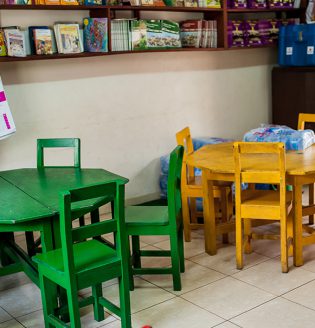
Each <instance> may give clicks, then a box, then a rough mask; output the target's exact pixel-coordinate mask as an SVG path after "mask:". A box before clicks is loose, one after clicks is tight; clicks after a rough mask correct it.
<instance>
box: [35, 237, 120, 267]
mask: <svg viewBox="0 0 315 328" xmlns="http://www.w3.org/2000/svg"><path fill="white" fill-rule="evenodd" d="M73 256H74V271H75V273H82V272H84V271H89V270H92V269H94V268H97V267H99V266H101V265H106V264H110V263H115V262H119V261H120V258H119V257H118V256H117V253H116V251H115V250H114V249H112V248H110V247H109V246H106V245H104V244H103V243H101V242H100V241H98V240H89V241H86V242H83V243H76V244H74V245H73ZM33 260H34V261H35V262H36V263H38V264H39V265H43V266H45V267H46V269H48V270H52V271H59V272H64V265H63V263H64V261H63V256H62V249H61V248H59V249H56V250H53V251H50V252H47V253H43V254H38V255H36V256H35V257H33Z"/></svg>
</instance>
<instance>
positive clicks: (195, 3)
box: [184, 0, 198, 7]
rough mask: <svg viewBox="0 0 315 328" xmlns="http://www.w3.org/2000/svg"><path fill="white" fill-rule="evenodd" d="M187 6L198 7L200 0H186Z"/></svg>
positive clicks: (185, 4)
mask: <svg viewBox="0 0 315 328" xmlns="http://www.w3.org/2000/svg"><path fill="white" fill-rule="evenodd" d="M184 6H185V7H198V0H184Z"/></svg>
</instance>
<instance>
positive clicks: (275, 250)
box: [0, 225, 315, 328]
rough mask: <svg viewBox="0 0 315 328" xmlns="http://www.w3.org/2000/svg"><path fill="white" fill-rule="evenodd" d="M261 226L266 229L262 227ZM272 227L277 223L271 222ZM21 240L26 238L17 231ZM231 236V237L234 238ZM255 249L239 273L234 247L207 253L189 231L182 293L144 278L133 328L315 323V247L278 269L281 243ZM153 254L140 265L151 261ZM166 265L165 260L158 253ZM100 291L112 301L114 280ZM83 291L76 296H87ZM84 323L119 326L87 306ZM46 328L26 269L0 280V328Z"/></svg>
mask: <svg viewBox="0 0 315 328" xmlns="http://www.w3.org/2000/svg"><path fill="white" fill-rule="evenodd" d="M259 229H266V227H264V228H259ZM268 229H273V230H274V229H277V226H276V225H275V226H274V227H271V228H268ZM18 239H19V241H20V242H21V244H23V237H22V236H19V237H18ZM232 239H233V236H232ZM142 246H143V247H146V248H151V249H152V248H160V249H165V248H167V247H168V241H167V240H166V239H165V238H163V237H160V238H156V237H152V238H151V237H146V238H145V239H143V240H142ZM253 249H254V252H253V253H252V254H251V255H249V256H246V262H245V263H246V265H245V268H244V269H243V270H242V271H238V270H236V269H235V246H234V245H233V244H231V245H222V244H219V249H218V254H217V255H216V256H209V255H208V254H206V253H205V252H204V244H203V233H202V231H196V232H193V239H192V242H191V243H186V244H185V251H186V254H185V257H186V272H185V273H184V274H183V275H182V284H183V289H182V291H181V292H174V291H173V290H172V279H171V277H168V276H164V275H162V276H143V277H138V278H136V280H135V286H136V289H135V291H133V292H131V305H132V321H133V327H134V328H141V327H142V326H144V325H151V326H152V327H153V328H168V327H170V328H171V327H172V328H174V327H178V328H210V327H218V328H233V327H244V328H251V327H255V328H260V327H264V328H266V327H267V328H272V327H275V328H282V327H285V328H289V327H294V328H302V327H309V326H312V325H313V324H312V322H315V245H312V246H308V247H306V248H305V250H304V254H305V260H306V263H305V265H304V266H303V267H300V268H295V267H293V266H292V260H291V266H290V272H289V273H287V274H283V273H281V266H280V260H279V242H278V241H267V240H259V241H253ZM156 261H157V260H156V259H153V260H151V259H146V260H145V261H144V264H145V265H146V266H147V265H156ZM161 261H162V263H163V264H164V265H167V264H168V263H169V261H168V260H167V259H161ZM103 291H104V295H106V296H108V297H109V299H111V300H112V301H113V302H117V299H118V291H117V281H115V280H113V281H110V282H108V283H106V284H105V285H104V287H103ZM89 292H90V291H89V290H84V291H82V292H81V295H85V294H88V293H89ZM81 315H82V319H81V322H82V326H83V327H91V328H92V327H104V328H117V327H120V321H119V320H118V319H117V318H116V317H115V316H111V315H110V314H107V318H106V320H105V321H103V322H95V321H94V320H93V314H92V307H88V308H85V309H84V310H82V313H81ZM4 327H7V328H20V327H27V328H40V327H44V323H43V316H42V311H41V299H40V293H39V290H38V288H37V287H36V286H35V285H33V284H32V283H31V282H30V280H29V279H28V278H27V277H26V276H25V275H24V274H23V273H19V274H15V275H11V276H7V277H1V278H0V328H4Z"/></svg>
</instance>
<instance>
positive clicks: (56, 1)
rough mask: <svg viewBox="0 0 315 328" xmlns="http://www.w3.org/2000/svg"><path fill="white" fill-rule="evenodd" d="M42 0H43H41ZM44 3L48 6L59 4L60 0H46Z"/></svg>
mask: <svg viewBox="0 0 315 328" xmlns="http://www.w3.org/2000/svg"><path fill="white" fill-rule="evenodd" d="M40 1H42V0H40ZM40 4H41V3H40ZM44 4H45V5H47V6H59V5H60V0H44Z"/></svg>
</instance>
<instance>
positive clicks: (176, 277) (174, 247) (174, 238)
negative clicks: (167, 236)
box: [171, 234, 182, 291]
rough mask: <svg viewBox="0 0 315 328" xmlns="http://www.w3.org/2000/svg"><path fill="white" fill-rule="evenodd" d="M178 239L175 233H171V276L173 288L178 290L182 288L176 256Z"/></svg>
mask: <svg viewBox="0 0 315 328" xmlns="http://www.w3.org/2000/svg"><path fill="white" fill-rule="evenodd" d="M178 252H179V249H178V240H177V236H176V235H175V234H171V261H172V276H173V286H174V290H175V291H176V290H177V291H180V290H181V289H182V285H181V280H180V259H179V256H178Z"/></svg>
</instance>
